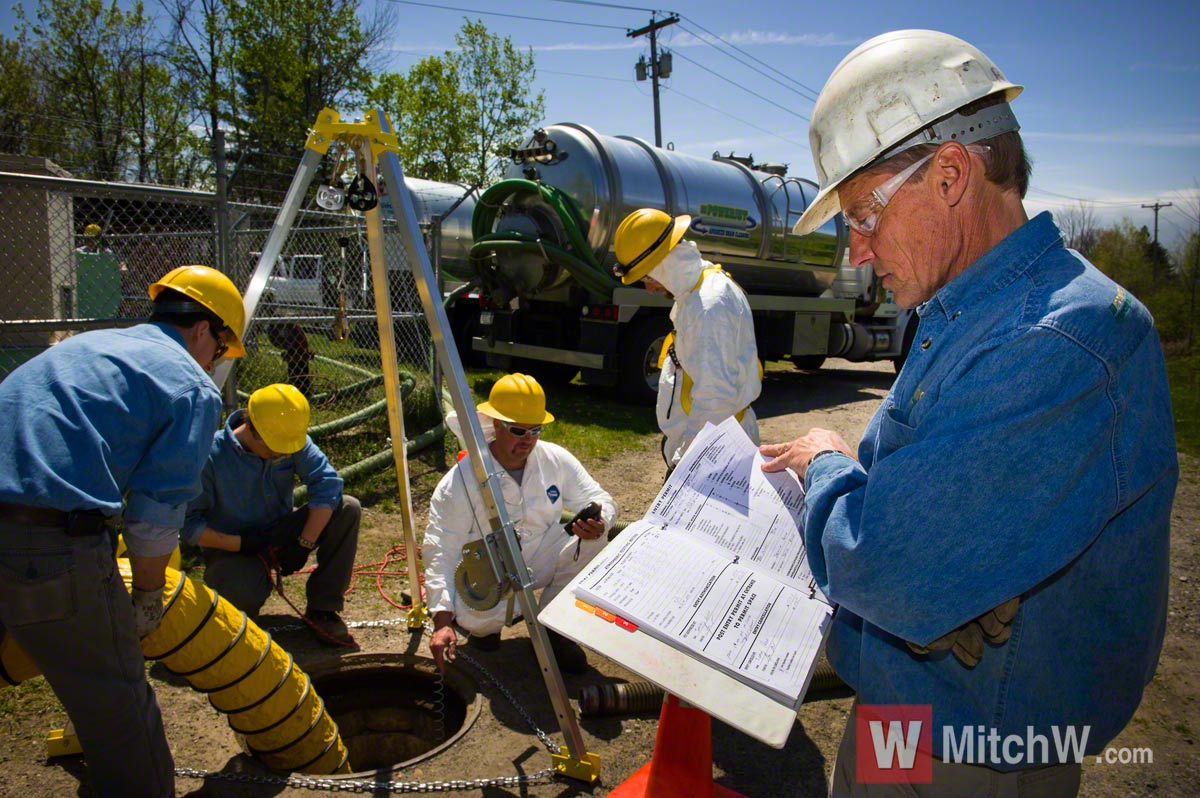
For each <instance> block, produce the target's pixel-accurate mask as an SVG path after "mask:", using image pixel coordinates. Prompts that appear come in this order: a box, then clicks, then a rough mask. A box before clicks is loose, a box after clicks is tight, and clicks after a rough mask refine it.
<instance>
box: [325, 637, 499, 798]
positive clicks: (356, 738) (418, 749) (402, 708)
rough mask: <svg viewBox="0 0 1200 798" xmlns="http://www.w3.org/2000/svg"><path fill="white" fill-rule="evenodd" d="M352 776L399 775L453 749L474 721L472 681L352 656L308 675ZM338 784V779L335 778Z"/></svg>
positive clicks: (425, 662)
mask: <svg viewBox="0 0 1200 798" xmlns="http://www.w3.org/2000/svg"><path fill="white" fill-rule="evenodd" d="M310 675H311V676H312V680H313V685H314V686H315V687H316V689H317V694H318V695H320V696H321V698H322V699H324V701H325V711H326V712H328V713H329V714H330V715H331V716H332V717H333V719H334V721H336V722H337V725H338V730H339V731H340V733H341V736H342V742H343V743H344V744H345V745H346V750H347V752H348V753H349V762H350V769H351V770H353V771H355V773H354V774H351V775H352V776H353V775H356V774H357V773H358V772H360V771H376V772H377V771H379V770H381V769H382V770H399V769H401V768H404V767H407V766H409V765H411V764H413V763H415V762H419V761H421V760H422V759H426V758H428V757H430V756H433V755H434V754H435V753H437V752H439V751H441V750H442V749H444V748H447V747H448V746H450V745H453V744H454V743H455V742H456V741H457V740H458V738H460V737H461V736H462V735H463V734H465V733H466V732H467V730H468V729H469V728H470V727H471V724H472V723H474V722H475V718H476V717H478V715H479V710H480V702H479V699H478V696H477V694H476V690H475V683H474V681H473V680H472V679H471V678H470V677H468V676H467V675H466V674H464V673H462V672H461V671H458V670H455V669H453V668H451V669H449V670H448V671H447V673H446V675H445V677H444V678H443V679H442V680H441V682H440V684H439V678H438V672H437V666H436V665H434V663H433V661H432V660H430V659H427V658H423V657H404V656H399V655H381V654H368V655H350V656H347V657H343V658H342V659H341V660H339V661H338V662H335V663H332V664H330V665H329V666H327V667H324V668H314V669H313V670H312V671H310ZM335 778H336V777H335Z"/></svg>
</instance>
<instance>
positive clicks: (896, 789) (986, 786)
mask: <svg viewBox="0 0 1200 798" xmlns="http://www.w3.org/2000/svg"><path fill="white" fill-rule="evenodd" d="M857 709H858V702H855V704H854V706H853V707H852V708H851V710H850V719H849V721H848V722H847V723H846V731H845V733H844V734H843V735H842V744H841V745H840V746H839V747H838V752H837V760H836V761H835V762H834V763H833V775H832V777H831V778H830V783H829V795H830V796H831V798H914V797H915V798H958V796H962V797H963V798H1072V796H1074V795H1077V794H1078V793H1079V776H1080V771H1081V768H1080V766H1079V765H1078V764H1073V763H1072V764H1066V765H1041V766H1036V767H1031V768H1027V769H1023V770H1012V771H1001V770H993V769H992V768H989V767H984V766H983V765H967V764H959V763H953V762H943V761H942V760H941V759H939V758H937V757H934V758H933V783H932V784H858V783H856V780H855V777H854V774H855V772H856V771H857V766H858V746H857V744H856V735H855V729H854V717H855V713H856V710H857Z"/></svg>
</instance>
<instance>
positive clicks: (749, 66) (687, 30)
mask: <svg viewBox="0 0 1200 798" xmlns="http://www.w3.org/2000/svg"><path fill="white" fill-rule="evenodd" d="M679 27H680V29H681V30H683V31H684V32H685V33H690V34H691V35H692V36H695V37H696V40H697V41H700V42H702V43H704V44H707V45H708V46H709V47H711V48H713V49H714V50H716V51H717V52H719V53H721V54H722V55H724V56H726V57H727V58H732V59H733V60H734V61H737V62H738V63H739V64H741V65H742V66H744V67H746V68H747V69H749V70H751V71H753V72H757V73H758V74H760V75H762V76H763V77H764V78H766V79H767V80H769V81H772V82H774V83H778V84H779V85H780V86H782V87H783V88H785V89H787V90H788V91H790V92H794V93H796V94H798V95H800V96H801V97H803V98H804V99H806V100H808V101H809V102H814V101H815V99H816V98H814V97H810V96H809V95H808V94H807V93H806V92H804V91H801V90H800V89H797V88H795V87H794V86H789V85H788V84H786V83H784V82H783V81H782V80H780V79H779V78H777V77H775V76H774V75H768V74H767V73H766V72H764V71H762V70H761V69H759V68H758V67H756V66H754V65H753V64H748V63H746V62H745V61H743V60H742V59H740V58H738V57H737V56H735V55H733V54H731V53H728V52H726V51H725V50H722V49H721V48H720V47H717V45H715V44H713V43H712V42H710V41H708V40H706V39H705V38H704V37H703V36H701V35H700V34H698V33H696V32H695V31H693V30H691V29H690V28H688V27H686V26H684V25H680V26H679Z"/></svg>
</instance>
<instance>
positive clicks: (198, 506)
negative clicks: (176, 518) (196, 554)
mask: <svg viewBox="0 0 1200 798" xmlns="http://www.w3.org/2000/svg"><path fill="white" fill-rule="evenodd" d="M213 494H214V490H213V461H212V458H209V459H208V460H205V461H204V471H203V472H201V474H200V495H199V496H197V497H196V498H194V499H192V500H191V501H190V502H188V508H187V516H186V518H185V519H184V522H183V529H182V531H181V532H180V534H179V539H180V540H181V541H183V542H184V543H187V544H189V545H192V546H197V545H199V540H200V533H201V532H203V531H204V528H205V527H207V526H208V514H209V512H210V511H211V510H212V507H213Z"/></svg>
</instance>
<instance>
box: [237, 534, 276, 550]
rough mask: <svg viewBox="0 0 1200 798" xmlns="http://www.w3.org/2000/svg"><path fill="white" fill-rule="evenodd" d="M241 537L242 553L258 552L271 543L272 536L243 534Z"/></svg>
mask: <svg viewBox="0 0 1200 798" xmlns="http://www.w3.org/2000/svg"><path fill="white" fill-rule="evenodd" d="M241 538H242V542H241V548H239V549H238V551H239V552H241V553H242V554H258V553H259V552H260V551H262V550H263V549H265V548H266V547H267V546H269V545H271V538H270V537H268V536H267V535H242V536H241Z"/></svg>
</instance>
